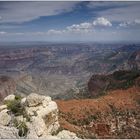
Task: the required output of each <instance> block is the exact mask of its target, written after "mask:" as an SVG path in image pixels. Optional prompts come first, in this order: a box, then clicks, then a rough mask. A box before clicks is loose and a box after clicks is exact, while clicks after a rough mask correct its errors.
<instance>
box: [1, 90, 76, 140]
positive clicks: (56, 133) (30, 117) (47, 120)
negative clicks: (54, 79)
mask: <svg viewBox="0 0 140 140" xmlns="http://www.w3.org/2000/svg"><path fill="white" fill-rule="evenodd" d="M0 138H28V139H37V138H49V139H67V138H70V139H76V138H77V136H76V134H75V133H73V132H69V131H67V130H62V131H60V125H59V122H58V108H57V104H56V103H55V102H54V101H52V100H51V97H49V96H41V95H38V94H36V93H31V94H30V95H29V96H27V97H26V98H25V97H24V98H21V97H20V96H15V95H9V96H8V97H6V98H5V99H4V105H1V106H0Z"/></svg>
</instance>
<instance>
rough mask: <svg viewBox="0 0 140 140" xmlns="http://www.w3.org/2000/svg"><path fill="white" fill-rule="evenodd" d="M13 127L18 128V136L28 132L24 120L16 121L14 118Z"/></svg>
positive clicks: (23, 135)
mask: <svg viewBox="0 0 140 140" xmlns="http://www.w3.org/2000/svg"><path fill="white" fill-rule="evenodd" d="M14 125H15V127H16V128H17V129H18V130H19V131H18V135H19V136H20V137H26V135H27V132H28V127H27V125H26V123H25V122H24V121H20V122H18V121H17V120H16V119H15V120H14Z"/></svg>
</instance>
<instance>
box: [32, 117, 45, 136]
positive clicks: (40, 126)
mask: <svg viewBox="0 0 140 140" xmlns="http://www.w3.org/2000/svg"><path fill="white" fill-rule="evenodd" d="M32 124H33V127H34V129H35V131H36V134H37V136H38V137H40V136H42V135H43V133H44V131H45V129H46V125H45V122H44V120H43V119H42V118H40V117H34V118H33V121H32Z"/></svg>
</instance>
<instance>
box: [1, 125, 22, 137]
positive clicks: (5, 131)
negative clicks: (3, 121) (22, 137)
mask: <svg viewBox="0 0 140 140" xmlns="http://www.w3.org/2000/svg"><path fill="white" fill-rule="evenodd" d="M17 138H19V137H18V130H17V129H16V128H14V127H7V126H2V125H0V139H17Z"/></svg>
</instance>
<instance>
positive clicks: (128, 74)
mask: <svg viewBox="0 0 140 140" xmlns="http://www.w3.org/2000/svg"><path fill="white" fill-rule="evenodd" d="M139 77H140V71H138V70H137V71H136V70H135V71H116V72H114V73H113V74H109V75H93V76H92V77H91V78H90V80H89V82H88V89H89V92H90V95H91V97H97V96H101V95H105V94H106V93H107V91H111V90H116V89H127V88H129V87H132V86H133V85H136V84H137V83H138V81H137V79H139Z"/></svg>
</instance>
